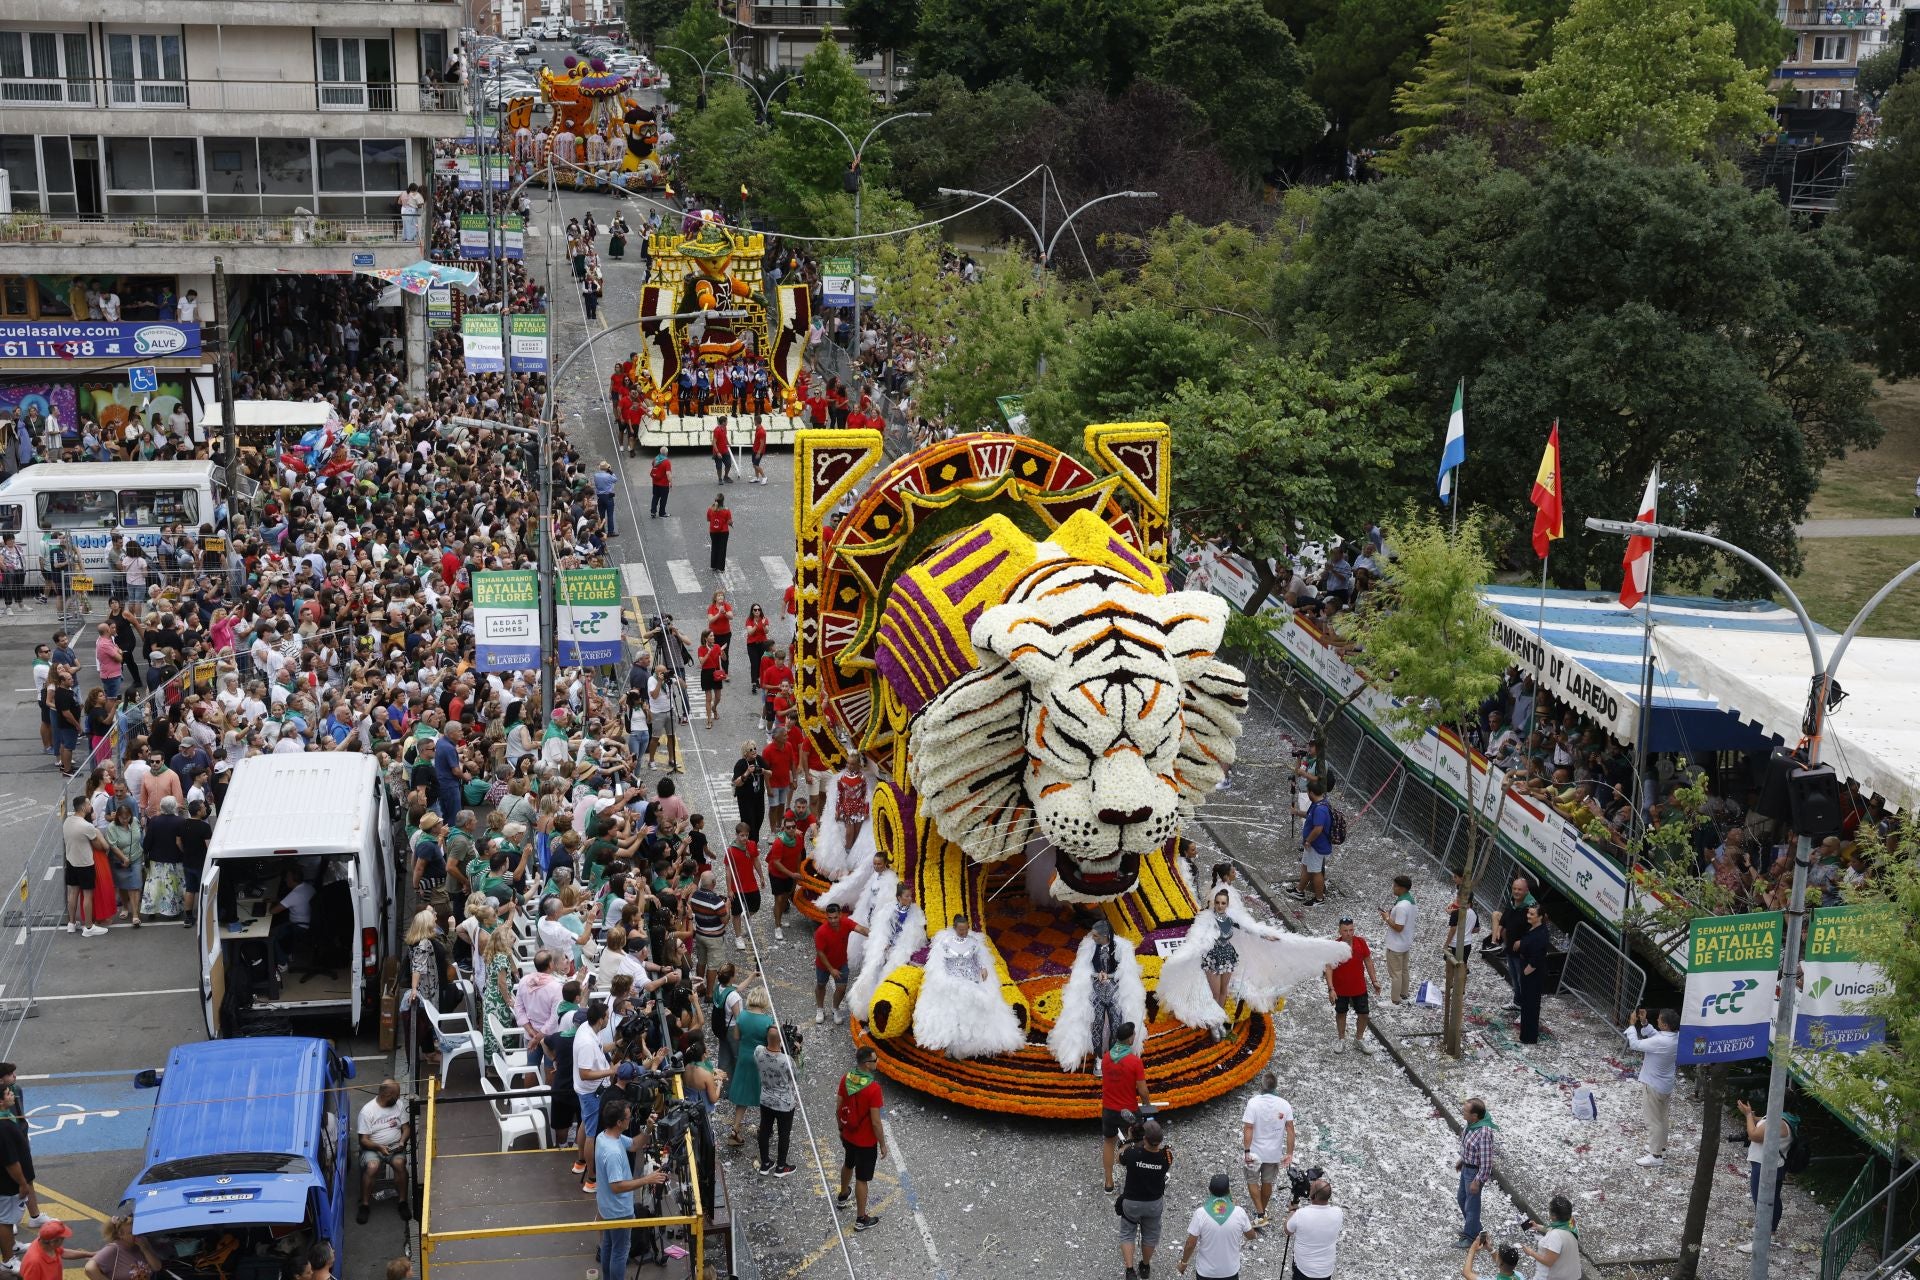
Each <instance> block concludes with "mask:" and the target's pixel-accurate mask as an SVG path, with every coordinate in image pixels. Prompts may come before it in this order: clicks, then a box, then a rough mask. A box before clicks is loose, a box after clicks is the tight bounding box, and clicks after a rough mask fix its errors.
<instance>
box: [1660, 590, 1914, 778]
mask: <svg viewBox="0 0 1920 1280" xmlns="http://www.w3.org/2000/svg"><path fill="white" fill-rule="evenodd" d="M1653 642H1654V647H1655V649H1656V650H1658V652H1659V658H1660V662H1661V663H1662V664H1663V665H1665V666H1668V667H1671V668H1672V669H1673V670H1674V671H1677V672H1678V673H1679V674H1680V675H1681V676H1682V677H1683V678H1684V679H1686V680H1687V681H1689V682H1690V683H1692V684H1694V685H1697V686H1698V687H1699V688H1701V689H1704V690H1706V691H1707V692H1708V693H1710V694H1712V695H1713V696H1714V698H1715V699H1716V700H1718V701H1719V703H1720V705H1721V706H1723V707H1727V708H1729V709H1730V710H1733V711H1735V712H1737V713H1739V714H1740V715H1741V716H1743V717H1745V718H1747V719H1749V720H1753V721H1755V722H1757V723H1758V724H1759V725H1760V726H1761V728H1763V729H1765V730H1767V731H1768V732H1769V733H1772V734H1776V735H1778V736H1779V737H1780V738H1782V739H1784V740H1785V741H1787V742H1796V741H1798V740H1799V738H1800V723H1801V718H1802V717H1803V716H1804V715H1805V714H1806V709H1807V696H1808V694H1809V692H1810V691H1811V690H1812V687H1813V684H1812V682H1813V671H1812V667H1811V659H1810V657H1809V656H1808V654H1807V642H1806V639H1805V637H1804V636H1802V635H1800V634H1798V633H1794V634H1791V635H1789V634H1784V633H1771V634H1768V633H1756V632H1753V631H1736V630H1726V629H1719V628H1679V627H1660V628H1655V630H1654V633H1653ZM1839 642H1840V638H1839V637H1838V636H1836V635H1833V634H1832V633H1830V632H1829V633H1827V634H1824V635H1822V636H1821V637H1820V647H1821V657H1822V660H1823V661H1824V660H1826V659H1829V658H1831V657H1832V655H1833V647H1834V646H1835V645H1837V644H1838V643H1839ZM1834 678H1835V679H1836V680H1838V681H1839V683H1840V687H1841V689H1843V690H1844V691H1845V692H1846V693H1847V695H1848V696H1847V699H1846V701H1844V702H1842V703H1841V704H1840V706H1839V707H1838V708H1837V709H1836V710H1834V711H1833V712H1832V713H1830V714H1829V715H1828V717H1827V722H1826V731H1825V733H1824V734H1823V736H1822V739H1821V750H1820V758H1821V759H1822V760H1823V761H1825V762H1826V763H1828V764H1830V765H1832V766H1833V768H1834V771H1835V772H1837V773H1838V774H1839V775H1840V776H1841V777H1842V778H1854V779H1857V780H1858V781H1859V783H1860V785H1861V786H1862V787H1863V788H1864V789H1865V790H1867V791H1869V792H1871V793H1873V794H1875V795H1878V796H1879V797H1880V798H1881V799H1883V800H1885V801H1886V802H1887V803H1888V804H1890V805H1893V806H1895V807H1897V808H1900V809H1905V810H1907V811H1909V812H1911V811H1912V810H1913V809H1914V807H1915V802H1916V801H1920V640H1895V639H1881V638H1869V637H1864V636H1862V637H1857V638H1855V640H1854V642H1853V643H1852V644H1851V645H1849V646H1847V652H1846V656H1845V657H1844V658H1842V659H1841V662H1840V669H1839V670H1838V671H1836V672H1835V673H1834Z"/></svg>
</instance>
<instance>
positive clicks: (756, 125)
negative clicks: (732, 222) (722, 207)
mask: <svg viewBox="0 0 1920 1280" xmlns="http://www.w3.org/2000/svg"><path fill="white" fill-rule="evenodd" d="M757 109H758V107H757V104H756V103H755V102H754V101H753V100H752V99H750V98H749V97H748V96H747V91H746V89H745V88H743V87H742V86H740V85H739V84H736V83H734V82H732V81H727V80H723V81H721V82H720V83H719V84H717V85H715V86H714V89H713V92H712V93H711V94H710V95H709V96H708V98H707V106H706V109H705V110H704V111H699V110H696V111H689V112H687V113H685V114H684V115H683V116H682V117H681V119H680V128H679V135H678V136H679V144H678V145H679V159H678V160H677V161H676V162H675V176H676V178H677V179H678V180H679V182H680V184H681V186H683V187H684V188H686V190H687V191H689V192H699V193H701V194H703V195H707V196H714V197H718V198H721V199H727V198H728V197H730V196H732V195H733V193H734V192H736V191H738V190H739V189H740V187H741V186H742V184H744V185H746V186H747V187H749V188H750V189H751V188H752V187H753V186H754V185H755V184H756V182H757V180H758V177H759V174H760V173H761V171H762V168H763V166H764V164H765V163H766V160H767V157H768V146H769V143H768V139H767V131H766V130H765V129H763V128H762V127H761V126H760V122H759V121H758V120H757V119H756V118H755V113H756V111H757Z"/></svg>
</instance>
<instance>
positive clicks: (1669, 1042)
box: [1623, 1009, 1680, 1169]
mask: <svg viewBox="0 0 1920 1280" xmlns="http://www.w3.org/2000/svg"><path fill="white" fill-rule="evenodd" d="M1623 1034H1624V1035H1625V1036H1626V1040H1627V1049H1628V1050H1629V1051H1630V1052H1633V1053H1637V1054H1639V1055H1641V1057H1640V1114H1641V1115H1642V1116H1644V1117H1645V1118H1646V1122H1647V1153H1646V1154H1645V1155H1643V1156H1641V1157H1640V1158H1639V1159H1638V1160H1636V1161H1634V1163H1635V1164H1638V1165H1639V1166H1641V1167H1642V1168H1647V1169H1650V1168H1652V1167H1653V1166H1654V1165H1657V1164H1659V1163H1661V1162H1662V1161H1663V1160H1665V1159H1666V1157H1667V1103H1668V1102H1669V1101H1671V1100H1672V1098H1673V1063H1674V1057H1675V1055H1677V1054H1678V1053H1679V1052H1680V1015H1679V1014H1678V1013H1677V1012H1675V1011H1674V1010H1672V1009H1662V1010H1661V1011H1660V1014H1659V1016H1658V1017H1657V1018H1652V1019H1649V1018H1648V1016H1647V1011H1646V1010H1645V1009H1635V1010H1634V1011H1633V1021H1632V1023H1631V1024H1630V1025H1629V1026H1628V1027H1627V1029H1626V1031H1625V1032H1624V1033H1623Z"/></svg>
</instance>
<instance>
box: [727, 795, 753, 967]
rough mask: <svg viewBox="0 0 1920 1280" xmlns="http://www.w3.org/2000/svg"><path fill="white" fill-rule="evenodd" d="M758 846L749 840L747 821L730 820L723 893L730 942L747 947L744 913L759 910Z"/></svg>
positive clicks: (739, 946) (735, 947) (748, 913)
mask: <svg viewBox="0 0 1920 1280" xmlns="http://www.w3.org/2000/svg"><path fill="white" fill-rule="evenodd" d="M759 861H760V846H759V845H757V844H755V843H754V842H753V837H752V836H751V835H750V834H749V833H748V831H747V824H746V823H744V822H736V823H734V824H733V843H732V844H730V845H728V846H727V896H728V897H729V898H730V899H731V900H732V905H731V912H732V915H733V946H734V950H736V951H745V950H746V949H747V939H746V927H747V917H748V916H750V915H755V914H757V913H758V912H759V910H760V875H759V869H758V863H759Z"/></svg>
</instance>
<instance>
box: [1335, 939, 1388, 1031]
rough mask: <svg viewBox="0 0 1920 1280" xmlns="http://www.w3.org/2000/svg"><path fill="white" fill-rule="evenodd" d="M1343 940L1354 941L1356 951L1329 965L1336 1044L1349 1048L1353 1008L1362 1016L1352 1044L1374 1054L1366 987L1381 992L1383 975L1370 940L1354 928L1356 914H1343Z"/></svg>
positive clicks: (1377, 993) (1355, 1028)
mask: <svg viewBox="0 0 1920 1280" xmlns="http://www.w3.org/2000/svg"><path fill="white" fill-rule="evenodd" d="M1340 941H1342V942H1346V943H1351V944H1352V946H1353V954H1352V955H1351V956H1349V957H1348V958H1347V960H1346V961H1345V962H1344V963H1342V964H1330V965H1328V966H1327V968H1326V977H1327V999H1328V1000H1329V1001H1331V1002H1332V1004H1333V1020H1334V1025H1335V1027H1336V1028H1337V1029H1338V1030H1339V1032H1340V1039H1339V1040H1338V1041H1336V1042H1335V1043H1334V1046H1333V1050H1334V1052H1335V1053H1344V1052H1346V1048H1347V1010H1348V1009H1352V1010H1353V1011H1354V1013H1356V1014H1358V1015H1359V1018H1358V1021H1357V1022H1356V1023H1355V1026H1354V1031H1353V1047H1354V1048H1356V1049H1358V1050H1359V1051H1360V1052H1361V1053H1372V1052H1373V1046H1372V1045H1370V1044H1368V1043H1367V1003H1368V1002H1367V988H1369V987H1371V988H1373V994H1374V995H1376V996H1377V995H1379V994H1380V975H1379V974H1378V973H1376V972H1375V971H1374V968H1373V952H1372V951H1371V950H1370V949H1369V948H1368V947H1367V940H1366V939H1365V938H1363V937H1361V936H1360V935H1359V934H1358V933H1356V932H1355V931H1354V927H1353V917H1352V916H1341V917H1340Z"/></svg>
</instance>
